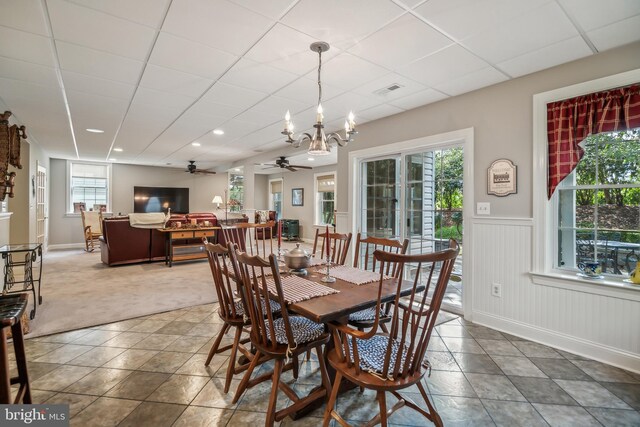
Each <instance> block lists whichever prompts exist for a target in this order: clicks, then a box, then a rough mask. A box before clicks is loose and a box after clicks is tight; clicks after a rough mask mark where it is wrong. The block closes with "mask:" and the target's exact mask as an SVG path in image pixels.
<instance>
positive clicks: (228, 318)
mask: <svg viewBox="0 0 640 427" xmlns="http://www.w3.org/2000/svg"><path fill="white" fill-rule="evenodd" d="M202 240H203V243H204V247H205V250H206V251H207V258H208V260H209V266H210V267H211V274H212V276H213V283H214V285H215V288H216V294H217V296H218V304H219V308H218V315H219V316H220V319H222V321H223V322H224V326H223V327H222V329H221V330H220V332H219V333H218V336H217V337H216V339H215V341H214V342H213V345H212V346H211V349H210V350H209V355H208V356H207V360H206V361H205V362H204V365H205V366H209V363H211V359H212V358H213V356H214V355H215V354H219V353H223V352H225V351H227V350H229V349H231V355H230V357H229V367H228V368H227V376H226V378H225V383H224V392H225V393H227V392H228V391H229V386H230V385H231V379H232V378H233V376H234V375H236V374H239V373H240V372H243V371H245V370H246V369H247V368H248V367H249V363H250V361H251V360H253V358H254V357H255V356H254V355H253V354H252V353H251V352H250V351H249V350H248V349H247V348H246V347H245V346H244V344H246V343H247V342H249V339H248V338H245V339H241V336H242V332H243V331H246V330H248V327H249V325H250V323H249V320H248V319H247V318H246V317H245V311H244V306H243V305H242V300H241V298H240V297H239V294H237V287H236V284H235V282H234V281H233V280H232V279H231V275H230V274H229V271H228V270H229V269H231V268H232V267H231V262H230V260H229V249H228V248H225V247H224V246H222V245H218V244H212V243H209V242H208V241H207V239H206V237H204V238H203V239H202ZM271 308H272V309H273V310H275V311H276V312H278V311H279V310H280V306H279V305H277V304H272V305H271ZM231 328H234V329H235V333H234V337H233V343H232V344H230V345H227V346H224V347H220V343H221V342H222V338H223V337H224V336H225V334H227V332H229V330H231ZM238 351H240V352H241V353H242V354H243V355H244V356H245V357H246V358H247V359H248V361H249V362H247V363H245V364H242V365H239V366H236V356H237V353H238Z"/></svg>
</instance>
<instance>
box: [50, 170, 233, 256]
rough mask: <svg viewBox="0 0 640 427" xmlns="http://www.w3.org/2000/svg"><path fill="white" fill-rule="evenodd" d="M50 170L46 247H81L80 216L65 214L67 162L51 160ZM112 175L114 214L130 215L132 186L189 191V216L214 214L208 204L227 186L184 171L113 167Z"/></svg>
mask: <svg viewBox="0 0 640 427" xmlns="http://www.w3.org/2000/svg"><path fill="white" fill-rule="evenodd" d="M50 169H51V172H50V174H49V180H50V182H51V196H52V197H51V202H50V210H49V221H50V223H49V244H50V245H69V244H76V243H81V242H83V238H82V219H81V218H80V215H77V214H67V213H66V206H67V205H66V173H67V161H66V160H62V159H51V163H50ZM111 173H112V183H111V191H112V208H111V210H112V211H113V213H114V214H117V213H123V214H128V213H130V212H133V187H134V186H146V187H186V188H189V211H190V212H214V211H215V206H214V205H213V204H212V203H211V200H212V199H213V196H214V195H216V194H218V195H221V196H222V195H223V194H224V189H225V188H226V186H227V174H218V175H199V174H189V173H185V172H184V170H183V169H173V168H160V167H153V166H136V165H122V164H114V165H113V166H112V171H111Z"/></svg>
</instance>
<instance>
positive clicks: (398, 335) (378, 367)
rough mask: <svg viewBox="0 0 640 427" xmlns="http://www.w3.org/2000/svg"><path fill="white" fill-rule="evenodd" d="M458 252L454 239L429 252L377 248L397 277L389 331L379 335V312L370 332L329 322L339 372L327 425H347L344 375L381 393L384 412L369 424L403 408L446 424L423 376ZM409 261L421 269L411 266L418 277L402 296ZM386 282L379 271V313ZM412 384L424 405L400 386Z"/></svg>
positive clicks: (377, 256) (379, 398)
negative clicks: (340, 403)
mask: <svg viewBox="0 0 640 427" xmlns="http://www.w3.org/2000/svg"><path fill="white" fill-rule="evenodd" d="M459 252H460V250H459V247H458V244H457V243H456V242H455V241H454V240H451V241H450V245H449V248H448V249H445V250H443V251H440V252H431V253H427V254H418V255H406V254H405V255H402V254H395V253H390V252H382V251H376V252H374V254H373V256H374V259H375V260H376V261H377V262H379V263H381V264H382V267H381V270H380V271H385V269H386V268H389V269H390V271H396V272H397V276H396V277H395V278H394V279H392V280H396V281H397V283H398V287H397V291H396V294H395V298H394V300H393V302H391V304H392V305H393V310H392V320H391V325H390V326H391V327H390V329H389V333H378V332H377V330H378V328H377V326H378V325H377V324H378V322H379V315H376V319H375V321H374V325H373V327H372V329H371V330H369V331H366V332H365V331H360V330H357V329H353V328H352V327H350V326H349V325H345V324H341V323H338V322H332V323H330V324H329V327H330V329H331V332H332V336H333V341H334V343H335V348H334V349H333V350H331V351H330V352H329V353H328V355H327V356H328V360H329V363H330V364H331V366H332V367H333V368H334V369H335V370H336V378H335V380H334V382H333V388H332V390H331V396H330V398H329V402H328V404H327V409H326V410H325V413H324V420H323V426H328V425H329V422H330V420H331V418H334V419H336V420H337V421H338V422H339V423H340V424H341V425H343V426H348V425H349V424H348V423H347V422H346V421H345V420H344V419H343V418H342V417H341V416H340V414H338V412H337V411H336V409H335V403H336V397H337V395H338V391H339V389H340V383H341V381H342V378H343V377H344V378H346V379H347V380H349V381H350V382H352V383H355V384H356V385H358V386H360V387H363V388H368V389H372V390H376V391H377V395H376V399H377V401H378V404H379V406H380V413H379V414H377V415H376V416H375V417H373V418H372V419H371V420H370V421H369V422H368V423H367V424H366V425H374V424H378V423H380V424H381V425H382V426H383V427H385V426H387V424H388V418H389V417H390V416H391V415H392V414H393V413H394V412H395V411H397V410H398V409H400V408H402V407H403V406H408V407H410V408H412V409H414V410H416V411H417V412H419V413H420V414H422V415H423V416H425V417H426V418H427V419H428V420H429V421H431V422H433V423H434V424H435V425H436V426H442V425H443V424H442V419H441V418H440V416H439V415H438V413H437V412H436V410H435V408H434V407H433V404H432V403H431V401H430V400H429V396H428V395H427V392H426V390H425V386H424V384H423V383H422V381H421V380H422V378H423V376H424V373H425V367H424V366H423V359H424V356H425V352H426V350H427V346H428V345H429V339H430V337H431V333H432V332H433V327H434V326H435V323H436V319H437V317H438V312H439V311H440V305H441V303H442V299H443V297H444V294H445V291H446V288H447V284H448V282H449V276H450V274H451V270H452V269H453V265H454V263H455V260H456V257H457V256H458V253H459ZM409 265H411V266H412V267H415V266H417V269H414V268H411V275H412V276H413V275H414V276H415V277H412V278H410V281H411V283H412V288H411V293H410V294H409V295H408V296H407V297H406V298H401V296H400V291H401V286H400V283H401V281H402V280H403V279H404V276H405V273H406V272H407V270H409V268H405V266H406V267H408V266H409ZM385 280H389V279H385V276H384V274H383V273H381V274H380V282H379V287H378V301H377V304H376V311H375V312H376V313H380V309H381V305H382V301H381V295H382V285H383V282H384V281H385ZM407 280H409V278H407ZM432 283H433V284H434V292H433V296H432V297H431V300H430V301H428V300H427V298H428V297H427V294H428V293H429V288H430V287H431V285H432ZM423 287H424V288H423ZM414 384H415V385H416V386H417V388H418V390H419V391H420V394H421V395H422V399H424V401H425V403H426V408H424V407H423V405H419V404H417V403H415V402H413V401H412V400H411V399H409V398H408V397H406V396H402V395H400V393H399V390H402V389H404V388H407V387H411V386H413V385H414ZM387 392H390V393H391V394H393V395H394V396H395V397H396V398H398V402H397V403H396V404H395V405H394V406H393V407H392V408H391V409H387V404H386V393H387ZM426 409H427V410H426Z"/></svg>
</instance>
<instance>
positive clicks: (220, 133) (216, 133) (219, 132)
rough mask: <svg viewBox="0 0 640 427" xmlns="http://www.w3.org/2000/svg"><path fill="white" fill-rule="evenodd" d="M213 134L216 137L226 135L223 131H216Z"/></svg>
mask: <svg viewBox="0 0 640 427" xmlns="http://www.w3.org/2000/svg"><path fill="white" fill-rule="evenodd" d="M213 134H214V135H224V131H223V130H222V129H214V130H213Z"/></svg>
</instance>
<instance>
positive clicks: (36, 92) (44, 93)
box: [0, 78, 66, 113]
mask: <svg viewBox="0 0 640 427" xmlns="http://www.w3.org/2000/svg"><path fill="white" fill-rule="evenodd" d="M0 97H1V98H2V99H3V100H4V102H5V103H6V104H7V105H8V106H9V108H10V109H11V110H16V112H17V111H19V110H25V113H26V112H27V111H30V110H35V111H37V112H38V113H43V112H47V111H51V112H64V111H66V110H65V104H64V99H63V97H62V91H61V90H60V88H59V87H47V86H41V85H35V84H33V83H28V82H23V81H19V80H10V79H4V78H0Z"/></svg>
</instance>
